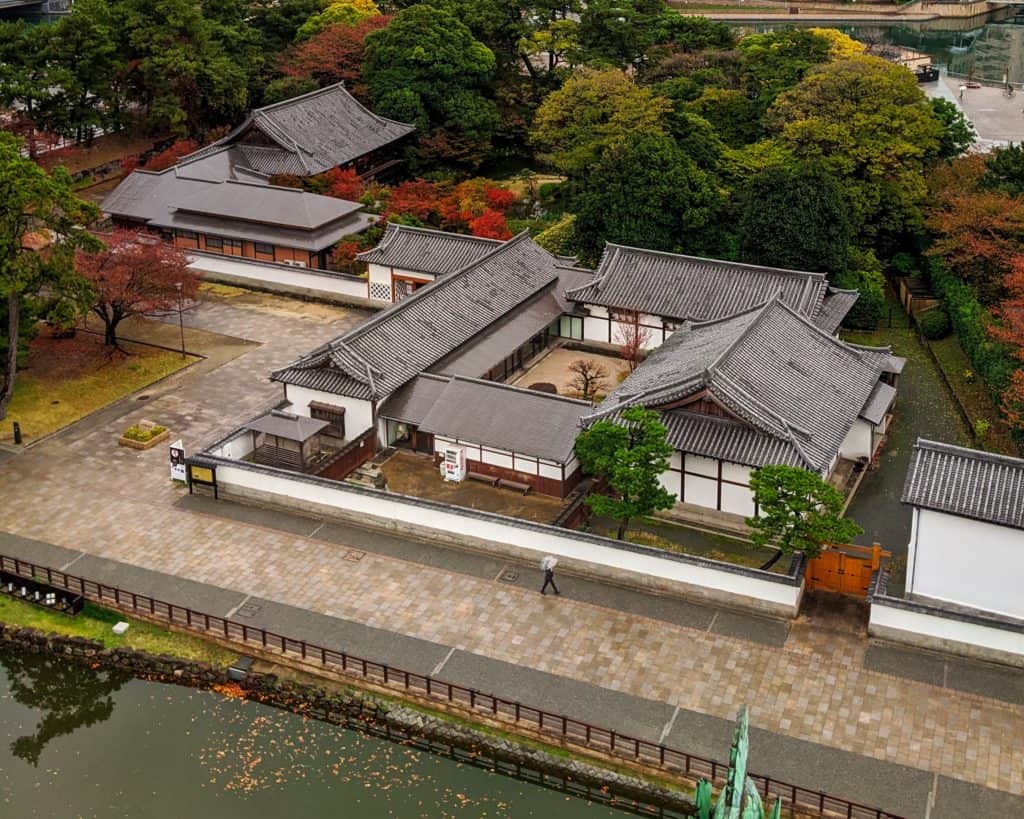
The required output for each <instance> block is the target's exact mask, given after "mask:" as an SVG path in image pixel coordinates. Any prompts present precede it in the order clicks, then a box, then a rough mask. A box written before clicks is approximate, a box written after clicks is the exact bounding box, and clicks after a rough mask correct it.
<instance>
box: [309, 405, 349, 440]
mask: <svg viewBox="0 0 1024 819" xmlns="http://www.w3.org/2000/svg"><path fill="white" fill-rule="evenodd" d="M309 417H310V418H316V419H317V420H318V421H327V422H328V423H329V424H330V426H329V427H325V428H324V430H323V431H324V432H325V433H327V434H328V435H333V436H334V437H336V438H341V439H344V438H345V408H344V407H338V406H335V405H334V404H323V403H321V402H319V401H310V402H309Z"/></svg>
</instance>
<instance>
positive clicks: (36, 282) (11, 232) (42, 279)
mask: <svg viewBox="0 0 1024 819" xmlns="http://www.w3.org/2000/svg"><path fill="white" fill-rule="evenodd" d="M20 149H21V141H20V140H18V139H16V138H14V137H13V136H11V135H10V134H5V133H2V132H0V202H3V203H4V205H3V209H2V212H0V213H2V215H0V299H3V301H4V302H5V303H6V312H7V342H6V345H5V346H6V358H5V360H4V361H3V362H2V363H0V419H3V418H4V417H6V415H7V407H8V405H9V404H10V401H11V396H12V395H13V394H14V379H15V375H16V373H17V369H18V349H19V334H20V330H21V326H22V320H21V310H22V306H23V303H24V302H25V301H26V300H27V299H31V298H33V297H38V296H40V295H41V293H42V291H44V290H49V291H52V292H60V291H70V290H77V292H79V293H82V292H83V290H82V289H81V288H80V287H76V286H77V285H78V284H79V282H78V278H77V276H76V275H75V273H74V262H73V260H74V250H75V248H78V247H83V248H93V247H95V246H97V245H98V242H97V241H96V240H95V239H94V238H93V237H92V236H91V235H90V234H89V233H88V232H87V231H86V230H85V229H84V227H83V226H85V225H88V224H90V223H91V222H93V221H95V220H96V219H97V218H98V217H99V210H98V209H97V208H96V206H95V205H93V204H90V203H87V202H83V201H82V200H81V199H79V198H78V197H77V196H75V194H74V192H73V191H72V189H71V177H70V176H68V174H67V172H66V171H65V170H64V169H63V168H59V167H58V168H56V169H55V170H54V171H53V173H52V175H51V174H47V173H46V172H45V171H44V170H43V169H42V168H40V167H39V166H38V165H37V164H36V163H35V162H33V161H31V160H30V159H26V158H25V157H23V156H22V155H21V150H20ZM32 232H40V233H43V234H45V235H47V236H48V237H49V238H50V243H49V246H48V247H47V248H46V251H45V252H38V251H37V250H33V249H30V248H29V247H26V245H25V241H24V240H25V236H26V235H27V234H29V233H32Z"/></svg>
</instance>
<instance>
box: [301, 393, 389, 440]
mask: <svg viewBox="0 0 1024 819" xmlns="http://www.w3.org/2000/svg"><path fill="white" fill-rule="evenodd" d="M285 386H286V389H285V394H286V395H287V396H288V400H289V401H290V402H291V405H292V406H291V411H292V412H294V413H295V414H296V415H305V416H307V417H308V416H309V402H310V401H320V402H321V403H324V404H333V405H334V406H336V407H344V408H345V440H347V441H350V440H352V439H354V438H357V437H359V435H361V434H362V433H364V432H366V430H368V429H369V428H370V427H372V426H373V406H372V405H371V404H370V402H369V401H363V400H361V399H359V398H349V397H347V396H345V395H335V394H334V393H332V392H320V391H319V390H311V389H309V388H308V387H296V386H295V385H294V384H287V385H285Z"/></svg>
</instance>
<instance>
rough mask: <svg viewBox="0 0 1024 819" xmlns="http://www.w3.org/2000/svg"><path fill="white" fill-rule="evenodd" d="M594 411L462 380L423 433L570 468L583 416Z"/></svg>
mask: <svg viewBox="0 0 1024 819" xmlns="http://www.w3.org/2000/svg"><path fill="white" fill-rule="evenodd" d="M590 409H591V405H590V404H589V403H588V402H586V401H579V400H577V399H575V398H564V397H562V396H559V395H551V394H549V393H542V392H536V391H534V390H526V389H522V388H520V387H512V386H509V385H508V384H499V383H496V382H494V381H482V380H479V379H475V378H461V377H458V376H456V377H454V378H452V380H451V381H450V382H449V384H448V386H446V387H445V389H444V391H443V392H442V393H441V395H440V397H439V398H438V400H437V402H436V403H435V404H434V406H433V407H432V408H431V410H430V411H429V412H428V413H427V415H426V417H424V418H423V421H422V422H421V424H420V429H421V430H423V431H424V432H430V433H433V434H435V435H444V436H447V437H451V438H458V439H459V440H462V441H467V442H469V441H472V442H473V443H479V444H483V445H485V446H490V447H494V448H495V449H504V450H506V451H510V452H517V453H520V454H522V455H530V456H533V457H535V458H543V459H545V460H550V461H556V462H558V463H563V464H564V463H566V462H567V461H568V460H569V459H570V458H571V457H572V452H573V448H574V447H575V445H576V436H577V435H578V434H579V431H580V428H579V420H580V416H582V415H584V414H585V413H587V412H589V411H590Z"/></svg>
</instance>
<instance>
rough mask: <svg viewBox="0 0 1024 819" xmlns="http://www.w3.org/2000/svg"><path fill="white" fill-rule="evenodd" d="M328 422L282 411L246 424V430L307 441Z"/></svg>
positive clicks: (270, 413) (273, 412)
mask: <svg viewBox="0 0 1024 819" xmlns="http://www.w3.org/2000/svg"><path fill="white" fill-rule="evenodd" d="M328 425H329V422H328V421H319V420H317V419H316V418H309V417H307V416H305V415H295V414H293V413H290V412H282V411H281V410H272V411H270V412H268V413H267V414H266V415H262V416H260V417H259V418H256V419H254V420H252V421H250V422H249V423H248V424H246V425H245V426H246V429H251V430H252V431H253V432H264V433H266V434H267V435H276V436H277V437H279V438H287V439H288V440H289V441H300V442H301V441H306V440H307V439H309V438H312V437H313V436H314V435H316V434H317V433H318V432H320V430H322V429H323V428H324V427H326V426H328Z"/></svg>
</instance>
